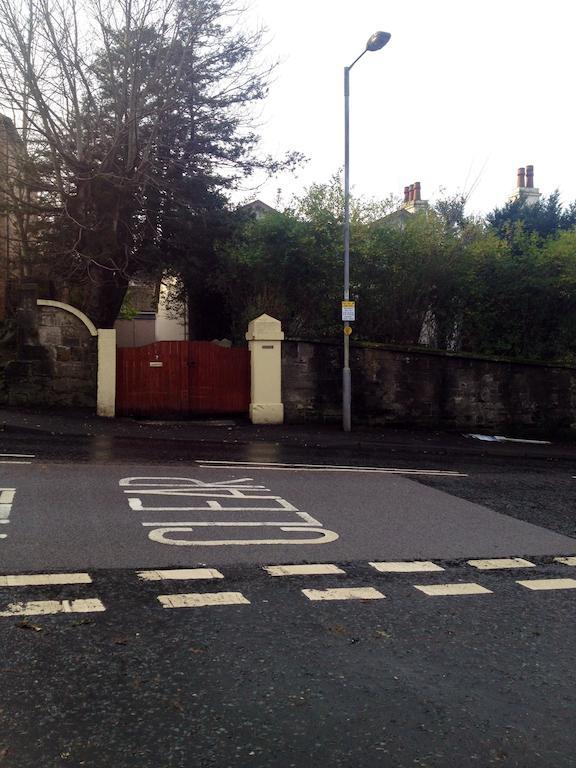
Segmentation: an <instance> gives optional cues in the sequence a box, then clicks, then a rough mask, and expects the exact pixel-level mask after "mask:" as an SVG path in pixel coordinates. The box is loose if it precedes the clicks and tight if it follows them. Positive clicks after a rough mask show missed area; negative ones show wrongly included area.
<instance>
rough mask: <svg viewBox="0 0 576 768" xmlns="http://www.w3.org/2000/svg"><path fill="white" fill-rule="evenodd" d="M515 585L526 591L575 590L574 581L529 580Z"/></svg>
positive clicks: (575, 580)
mask: <svg viewBox="0 0 576 768" xmlns="http://www.w3.org/2000/svg"><path fill="white" fill-rule="evenodd" d="M516 584H520V586H522V587H526V589H542V590H544V589H576V579H529V580H528V581H517V582H516Z"/></svg>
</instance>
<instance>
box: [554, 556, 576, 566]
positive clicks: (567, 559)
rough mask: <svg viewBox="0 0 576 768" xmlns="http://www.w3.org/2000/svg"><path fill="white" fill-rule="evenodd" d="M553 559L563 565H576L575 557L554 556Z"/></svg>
mask: <svg viewBox="0 0 576 768" xmlns="http://www.w3.org/2000/svg"><path fill="white" fill-rule="evenodd" d="M554 560H555V561H556V562H557V563H562V564H563V565H576V557H555V558H554Z"/></svg>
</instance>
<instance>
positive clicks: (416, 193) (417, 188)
mask: <svg viewBox="0 0 576 768" xmlns="http://www.w3.org/2000/svg"><path fill="white" fill-rule="evenodd" d="M420 199H421V198H420V182H419V181H415V182H414V200H420Z"/></svg>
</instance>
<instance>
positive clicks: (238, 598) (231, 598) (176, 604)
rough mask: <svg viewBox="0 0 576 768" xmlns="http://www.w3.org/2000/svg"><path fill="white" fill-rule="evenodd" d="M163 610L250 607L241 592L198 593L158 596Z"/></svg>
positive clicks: (248, 601)
mask: <svg viewBox="0 0 576 768" xmlns="http://www.w3.org/2000/svg"><path fill="white" fill-rule="evenodd" d="M158 600H159V601H160V603H162V607H163V608H203V607H205V606H212V605H250V600H247V599H246V598H245V597H244V595H243V594H242V593H241V592H199V593H192V594H187V595H186V594H185V595H158Z"/></svg>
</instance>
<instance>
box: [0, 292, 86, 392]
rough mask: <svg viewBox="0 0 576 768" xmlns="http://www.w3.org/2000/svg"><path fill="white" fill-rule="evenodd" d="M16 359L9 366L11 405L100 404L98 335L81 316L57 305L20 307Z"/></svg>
mask: <svg viewBox="0 0 576 768" xmlns="http://www.w3.org/2000/svg"><path fill="white" fill-rule="evenodd" d="M17 322H18V354H17V360H15V361H14V362H11V363H9V364H8V365H7V367H6V371H5V382H6V399H7V402H8V404H9V405H33V406H34V405H41V406H46V405H61V406H78V407H95V406H96V392H97V376H98V341H97V337H95V336H92V335H91V333H90V331H89V330H88V328H87V327H86V325H85V324H84V323H83V322H82V320H81V319H79V318H78V317H76V316H75V315H73V314H70V312H66V311H65V310H62V309H60V308H57V307H47V306H40V307H38V306H36V301H35V294H33V295H32V296H31V297H30V299H29V300H28V301H26V302H24V303H23V306H22V307H21V309H19V310H18V317H17Z"/></svg>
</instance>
